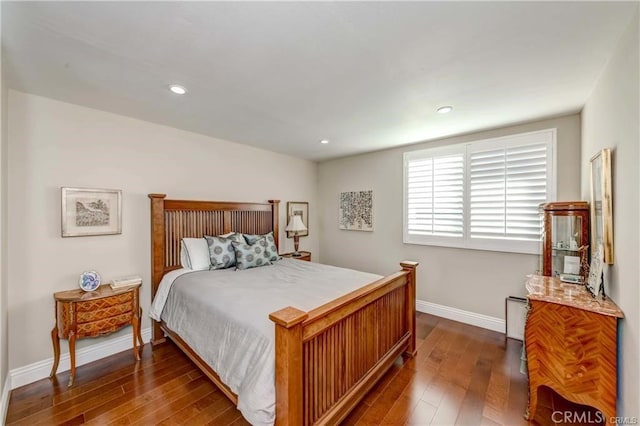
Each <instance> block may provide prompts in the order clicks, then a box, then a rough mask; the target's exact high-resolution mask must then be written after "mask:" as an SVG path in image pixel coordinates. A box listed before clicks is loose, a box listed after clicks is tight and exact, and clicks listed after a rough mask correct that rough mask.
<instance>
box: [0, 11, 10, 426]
mask: <svg viewBox="0 0 640 426" xmlns="http://www.w3.org/2000/svg"><path fill="white" fill-rule="evenodd" d="M1 11H2V5H1V4H0V22H2V12H1ZM1 34H2V31H1V30H0V39H1V38H2V36H1ZM0 96H1V98H0V422H4V414H5V413H4V411H3V410H4V409H5V405H4V404H7V405H8V403H9V401H8V400H7V399H8V396H9V394H8V391H9V390H8V389H5V384H6V378H7V373H8V358H9V357H8V347H7V294H8V288H7V287H8V284H7V246H8V245H7V148H8V137H7V129H8V125H7V111H8V110H7V101H8V89H7V85H6V82H5V79H4V68H3V63H2V53H1V52H0ZM5 395H6V397H5Z"/></svg>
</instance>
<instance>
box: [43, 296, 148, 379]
mask: <svg viewBox="0 0 640 426" xmlns="http://www.w3.org/2000/svg"><path fill="white" fill-rule="evenodd" d="M140 286H141V284H137V285H133V286H129V287H123V288H121V289H116V290H113V289H112V288H111V286H110V285H101V286H100V287H98V288H97V289H96V290H95V291H90V292H85V291H83V290H81V289H77V290H68V291H60V292H57V293H55V294H54V295H53V298H54V299H55V301H56V325H55V327H53V330H51V340H52V341H53V356H54V361H53V368H52V369H51V374H50V375H49V377H50V378H51V377H53V376H55V374H56V371H57V370H58V363H59V361H60V338H63V339H69V355H70V357H71V374H70V376H69V386H73V379H74V377H75V373H76V339H81V338H83V337H97V336H103V335H106V334H110V333H113V332H115V331H117V330H119V329H121V328H122V327H125V326H127V325H131V326H133V355H134V356H135V358H136V360H138V361H139V360H140V353H139V348H138V344H139V345H140V348H142V346H143V343H142V335H141V334H140V322H141V318H142V309H141V308H140Z"/></svg>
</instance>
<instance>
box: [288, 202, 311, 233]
mask: <svg viewBox="0 0 640 426" xmlns="http://www.w3.org/2000/svg"><path fill="white" fill-rule="evenodd" d="M292 216H300V218H301V219H302V223H304V226H306V227H307V230H306V231H303V232H298V236H299V237H307V236H308V235H309V203H307V202H306V201H288V202H287V223H289V222H290V221H291V217H292ZM293 234H294V232H289V231H287V238H293Z"/></svg>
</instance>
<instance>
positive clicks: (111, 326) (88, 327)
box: [77, 312, 133, 336]
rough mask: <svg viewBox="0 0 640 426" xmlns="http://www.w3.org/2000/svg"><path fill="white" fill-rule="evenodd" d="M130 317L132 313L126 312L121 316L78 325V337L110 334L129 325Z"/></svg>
mask: <svg viewBox="0 0 640 426" xmlns="http://www.w3.org/2000/svg"><path fill="white" fill-rule="evenodd" d="M132 317H133V313H132V312H127V313H125V314H122V315H118V316H115V317H110V318H105V319H103V320H99V321H92V322H86V323H84V324H78V326H77V327H78V336H97V335H99V334H107V333H111V332H113V331H115V330H117V329H118V328H120V327H123V326H125V325H129V324H131V318H132Z"/></svg>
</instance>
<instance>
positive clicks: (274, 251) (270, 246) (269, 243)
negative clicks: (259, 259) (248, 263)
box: [242, 232, 280, 261]
mask: <svg viewBox="0 0 640 426" xmlns="http://www.w3.org/2000/svg"><path fill="white" fill-rule="evenodd" d="M242 235H243V236H244V239H245V240H247V244H254V243H255V242H256V241H258V240H259V239H261V238H264V239H265V243H266V245H265V246H264V247H265V248H266V250H267V253H268V256H269V260H271V261H276V260H279V259H280V256H279V255H278V247H276V240H275V239H274V238H273V232H269V233H268V234H264V235H255V234H242Z"/></svg>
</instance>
